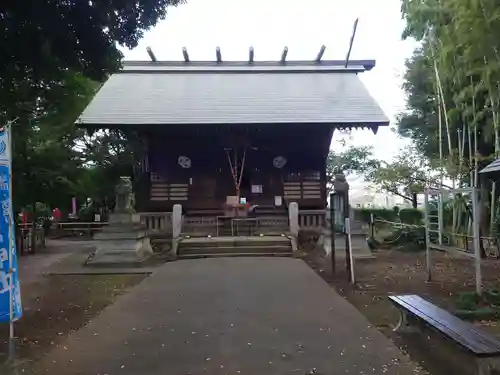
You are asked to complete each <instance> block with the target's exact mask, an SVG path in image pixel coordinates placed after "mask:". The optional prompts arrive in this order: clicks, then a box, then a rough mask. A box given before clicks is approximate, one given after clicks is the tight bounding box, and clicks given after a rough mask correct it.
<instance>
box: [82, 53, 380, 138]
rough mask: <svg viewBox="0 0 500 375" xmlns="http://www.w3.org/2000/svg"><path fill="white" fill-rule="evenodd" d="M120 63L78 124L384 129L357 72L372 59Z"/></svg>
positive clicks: (377, 111) (377, 108)
mask: <svg viewBox="0 0 500 375" xmlns="http://www.w3.org/2000/svg"><path fill="white" fill-rule="evenodd" d="M344 64H345V62H344V61H320V62H311V61H287V62H285V63H283V62H251V63H249V62H248V61H245V62H211V61H206V62H157V61H154V62H150V61H133V62H125V63H124V65H123V69H122V71H120V72H119V73H116V74H113V75H112V76H111V77H110V78H109V79H108V81H107V82H106V83H105V84H104V85H103V86H102V88H101V89H100V90H99V92H98V93H97V94H96V96H95V97H94V99H93V100H92V102H91V103H90V104H89V105H88V107H87V108H86V109H85V111H84V112H83V113H82V115H81V116H80V117H79V119H78V120H77V123H79V124H81V125H83V126H99V127H115V126H119V125H143V124H158V125H165V126H166V125H176V124H177V125H180V124H245V123H246V124H258V123H263V124H264V123H269V124H271V123H311V124H313V123H324V124H332V125H338V126H342V127H358V126H370V127H372V128H376V127H378V126H379V125H388V123H389V120H388V118H387V117H386V116H385V115H384V113H383V112H382V110H381V109H380V107H379V106H378V105H377V103H376V102H375V100H374V99H373V98H372V97H371V96H370V94H369V93H368V91H367V90H366V88H365V87H364V85H363V83H362V82H361V81H360V80H359V78H358V75H357V74H358V73H360V72H363V71H365V70H370V69H371V68H373V66H374V65H375V62H374V61H372V60H360V61H356V60H352V61H350V62H349V64H348V65H347V67H346V66H345V65H344Z"/></svg>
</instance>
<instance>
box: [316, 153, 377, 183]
mask: <svg viewBox="0 0 500 375" xmlns="http://www.w3.org/2000/svg"><path fill="white" fill-rule="evenodd" d="M379 164H380V163H379V162H378V161H377V160H376V159H374V158H373V148H372V147H363V146H362V147H355V146H350V147H347V148H346V149H344V150H343V151H341V152H337V151H335V150H330V152H329V153H328V159H327V163H326V176H327V181H328V182H329V183H332V182H333V180H334V178H335V175H336V174H339V173H344V174H349V173H360V174H365V173H368V172H370V171H372V170H373V169H376V168H378V167H379Z"/></svg>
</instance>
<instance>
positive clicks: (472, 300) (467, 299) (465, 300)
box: [456, 292, 481, 311]
mask: <svg viewBox="0 0 500 375" xmlns="http://www.w3.org/2000/svg"><path fill="white" fill-rule="evenodd" d="M480 302H481V296H480V295H479V294H477V293H476V292H461V293H459V294H458V298H457V302H456V305H457V308H458V309H459V310H468V311H471V310H476V308H477V307H478V305H479V303H480Z"/></svg>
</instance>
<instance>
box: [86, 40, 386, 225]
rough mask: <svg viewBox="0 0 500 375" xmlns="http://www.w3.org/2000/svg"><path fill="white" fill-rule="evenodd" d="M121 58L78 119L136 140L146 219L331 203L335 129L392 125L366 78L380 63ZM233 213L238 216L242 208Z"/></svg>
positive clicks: (140, 196)
mask: <svg viewBox="0 0 500 375" xmlns="http://www.w3.org/2000/svg"><path fill="white" fill-rule="evenodd" d="M149 52H150V56H151V60H152V61H125V62H124V63H123V68H122V69H121V71H119V72H117V73H115V74H112V75H111V76H110V77H109V79H108V80H107V81H106V82H105V83H104V85H103V86H102V88H101V89H100V90H99V91H98V93H97V94H96V95H95V97H94V98H93V100H92V101H91V102H90V104H89V105H88V107H87V108H86V109H85V111H84V112H83V113H82V115H81V116H80V117H79V119H78V120H77V123H78V124H79V126H81V127H85V128H88V129H104V128H109V129H120V130H123V131H124V132H125V133H127V132H134V133H136V134H137V135H138V136H139V137H140V138H141V139H142V140H143V141H144V144H145V145H146V148H145V152H144V155H143V156H142V163H141V165H142V169H141V170H140V172H138V173H137V175H135V176H134V180H135V185H136V186H137V191H136V205H137V210H138V211H139V212H171V211H172V207H173V206H174V205H175V204H181V205H182V209H183V213H185V214H186V215H188V216H189V215H201V216H203V215H208V216H210V215H214V216H217V215H223V212H224V210H227V206H228V205H234V206H237V205H245V206H254V207H258V208H259V207H260V208H261V209H265V210H267V212H273V211H276V212H285V211H286V209H287V206H288V204H289V203H290V202H297V203H298V205H299V207H300V208H301V209H324V208H325V207H326V204H327V179H326V162H327V157H328V152H329V149H330V143H331V140H332V135H333V133H334V131H335V130H336V129H357V128H365V129H370V130H371V131H373V132H374V133H375V132H377V129H378V127H379V126H385V125H388V124H389V120H388V118H387V117H386V116H385V115H384V113H383V111H382V110H381V109H380V107H379V105H378V104H377V103H376V101H375V100H374V99H373V98H372V97H371V96H370V94H369V93H368V91H367V89H366V88H365V86H364V85H363V83H362V82H361V80H360V78H359V75H360V74H364V73H365V72H366V71H370V70H371V69H372V68H374V66H375V61H373V60H322V59H321V56H319V58H317V59H315V60H313V61H287V60H286V50H285V51H284V53H283V54H284V55H285V57H283V56H282V58H281V60H279V61H254V59H253V50H252V49H251V50H250V56H249V59H248V60H247V61H223V60H222V57H221V52H220V50H219V49H218V50H217V54H216V56H217V59H216V60H215V61H191V60H190V59H189V56H188V55H187V51H186V50H184V61H158V60H157V59H156V58H155V57H154V55H153V53H152V51H151V50H149ZM236 215H237V213H236Z"/></svg>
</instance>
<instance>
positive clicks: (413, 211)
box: [399, 208, 424, 225]
mask: <svg viewBox="0 0 500 375" xmlns="http://www.w3.org/2000/svg"><path fill="white" fill-rule="evenodd" d="M423 217H424V213H423V212H422V211H421V210H419V209H417V208H403V209H402V210H400V211H399V220H401V222H402V223H405V224H414V225H418V224H422V220H423Z"/></svg>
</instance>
